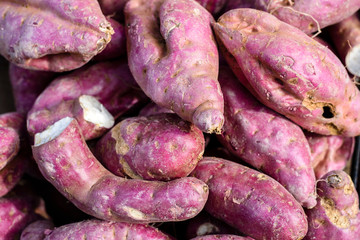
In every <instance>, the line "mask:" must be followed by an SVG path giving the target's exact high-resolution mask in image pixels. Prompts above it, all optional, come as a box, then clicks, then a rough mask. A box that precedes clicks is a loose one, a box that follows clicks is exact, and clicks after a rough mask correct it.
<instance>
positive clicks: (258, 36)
mask: <svg viewBox="0 0 360 240" xmlns="http://www.w3.org/2000/svg"><path fill="white" fill-rule="evenodd" d="M255 23H256V24H255ZM213 26H214V29H215V32H216V35H217V36H218V39H219V42H220V44H221V45H222V47H223V49H224V52H225V54H224V55H225V57H227V60H228V62H229V65H230V66H231V67H232V69H233V70H234V72H235V73H236V74H237V75H238V73H237V71H238V70H239V69H241V71H242V72H243V73H244V75H245V77H246V81H244V82H243V84H244V85H245V86H246V87H247V88H248V89H249V90H250V91H251V92H252V94H253V95H255V96H256V98H258V99H259V100H260V101H261V102H262V103H263V104H265V105H266V106H268V107H270V108H272V109H273V110H275V111H277V112H279V113H281V114H283V115H285V116H286V117H287V118H289V119H291V120H292V121H294V122H295V123H297V124H298V125H300V126H301V127H303V128H305V129H307V130H309V131H312V132H316V133H320V134H324V135H344V136H356V135H359V133H360V127H359V121H358V116H359V113H360V106H359V104H357V102H359V101H360V94H359V91H358V89H357V88H356V86H355V84H354V83H353V81H352V80H351V79H350V78H349V76H348V73H347V72H346V69H345V68H344V66H343V65H342V63H341V61H340V60H339V59H338V58H337V57H336V56H335V55H334V54H333V53H332V52H331V51H330V50H329V49H328V48H327V47H325V46H323V45H321V44H320V43H318V42H316V41H315V40H313V39H311V38H310V37H308V36H307V35H306V34H304V33H303V32H301V31H300V30H299V29H296V28H294V27H292V26H290V25H288V24H286V23H283V22H281V21H280V20H278V19H276V18H275V17H274V16H272V15H271V14H269V13H266V12H262V11H259V10H254V9H235V10H232V11H229V12H227V13H225V14H224V15H222V16H221V17H220V18H219V20H218V22H217V23H215V24H214V25H213ZM226 52H227V53H226ZM236 68H238V70H237V69H236ZM324 79H326V83H325V82H324Z"/></svg>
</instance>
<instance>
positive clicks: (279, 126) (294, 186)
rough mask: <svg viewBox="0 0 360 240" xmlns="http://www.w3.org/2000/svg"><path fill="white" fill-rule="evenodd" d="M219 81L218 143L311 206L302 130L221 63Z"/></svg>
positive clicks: (306, 148) (312, 181) (312, 176)
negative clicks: (220, 126) (220, 123)
mask: <svg viewBox="0 0 360 240" xmlns="http://www.w3.org/2000/svg"><path fill="white" fill-rule="evenodd" d="M243 77H244V76H243ZM219 82H220V84H221V88H222V91H223V94H224V102H225V108H224V110H225V111H224V112H225V114H224V115H225V124H224V128H223V133H222V134H221V135H218V139H219V140H220V142H221V143H222V144H223V145H224V146H225V147H226V148H227V149H228V150H229V151H230V152H231V153H232V154H234V155H235V156H237V157H239V158H240V159H242V160H244V161H245V162H247V163H248V164H250V165H252V166H253V167H255V168H257V169H259V170H261V171H262V172H264V173H265V174H267V175H269V176H271V177H272V178H274V179H275V180H277V181H278V182H280V183H281V184H282V185H283V186H284V187H285V188H286V189H287V190H288V191H289V192H290V193H291V194H293V195H294V197H295V198H296V200H298V201H299V202H300V203H301V204H302V205H303V206H304V207H307V208H312V207H314V206H315V205H316V194H315V185H316V184H315V174H314V170H313V168H312V165H311V156H310V147H309V143H308V141H307V139H306V138H305V135H304V133H303V131H302V129H301V128H300V127H299V126H297V125H296V124H294V123H293V122H291V121H289V120H288V119H286V118H285V117H283V116H281V115H280V114H278V113H276V112H274V111H273V110H271V109H269V108H267V107H266V106H264V105H263V104H261V103H260V102H258V101H257V100H256V99H255V98H254V97H253V96H252V95H251V94H250V93H249V92H248V91H247V90H246V89H245V88H244V87H243V86H241V84H240V82H239V81H238V80H237V79H236V77H235V76H234V75H233V74H232V72H231V70H230V68H228V67H226V66H221V68H220V74H219Z"/></svg>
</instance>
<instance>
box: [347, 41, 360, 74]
mask: <svg viewBox="0 0 360 240" xmlns="http://www.w3.org/2000/svg"><path fill="white" fill-rule="evenodd" d="M345 63H346V67H347V69H348V70H349V72H350V73H351V74H354V75H355V76H360V45H357V46H354V47H353V48H351V50H350V51H349V53H348V54H347V56H346V59H345Z"/></svg>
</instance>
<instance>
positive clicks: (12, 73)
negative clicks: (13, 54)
mask: <svg viewBox="0 0 360 240" xmlns="http://www.w3.org/2000/svg"><path fill="white" fill-rule="evenodd" d="M55 76H56V75H55V73H54V72H45V71H34V70H29V69H24V68H21V67H18V66H16V65H15V64H10V65H9V78H10V81H11V87H12V91H13V96H14V100H15V107H16V111H17V112H19V113H22V114H27V112H28V111H29V110H30V109H31V107H32V105H33V104H34V102H35V100H36V98H37V96H38V95H39V94H40V93H41V92H42V91H43V90H44V89H45V88H46V86H47V85H48V84H49V83H50V81H51V80H53V79H54V78H55Z"/></svg>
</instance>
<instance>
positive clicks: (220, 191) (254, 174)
mask: <svg viewBox="0 0 360 240" xmlns="http://www.w3.org/2000/svg"><path fill="white" fill-rule="evenodd" d="M191 175H192V176H194V177H196V178H199V179H201V180H203V181H204V182H205V183H206V184H208V186H209V199H208V201H207V203H206V205H205V210H206V211H207V212H209V213H210V214H211V215H213V216H214V217H216V218H219V219H220V220H223V221H224V222H226V223H228V224H229V225H231V226H233V227H235V228H236V229H238V230H239V231H241V232H243V233H245V234H246V235H248V236H250V237H252V238H255V239H264V240H266V239H272V240H275V239H279V240H280V239H302V238H303V237H304V236H305V234H306V232H307V228H308V226H307V219H306V215H305V213H304V210H303V209H302V207H301V205H300V204H299V203H298V202H297V201H296V200H295V198H294V197H293V196H292V195H291V194H290V193H289V192H288V191H287V190H286V189H285V188H284V187H283V186H281V185H280V183H278V182H277V181H275V180H274V179H272V178H270V177H268V176H267V175H265V174H263V173H260V172H258V171H255V170H252V169H250V168H247V167H244V166H242V165H240V164H238V163H235V162H230V161H227V160H224V159H220V158H211V157H205V158H203V159H202V160H201V161H200V162H199V164H198V165H197V167H196V168H195V170H194V171H193V173H192V174H191Z"/></svg>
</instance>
